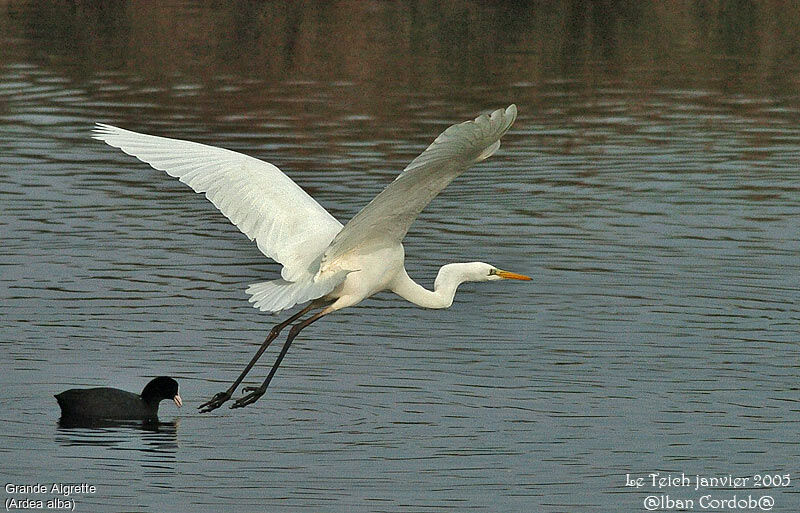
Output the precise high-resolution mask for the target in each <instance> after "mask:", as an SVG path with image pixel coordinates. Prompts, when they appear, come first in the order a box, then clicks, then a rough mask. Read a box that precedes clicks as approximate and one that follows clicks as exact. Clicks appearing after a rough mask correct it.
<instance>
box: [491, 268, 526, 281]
mask: <svg viewBox="0 0 800 513" xmlns="http://www.w3.org/2000/svg"><path fill="white" fill-rule="evenodd" d="M494 273H495V274H496V275H497V276H499V277H501V278H505V279H507V280H523V281H530V280H531V277H530V276H525V275H524V274H517V273H512V272H510V271H501V270H500V269H498V270H496V271H495V272H494Z"/></svg>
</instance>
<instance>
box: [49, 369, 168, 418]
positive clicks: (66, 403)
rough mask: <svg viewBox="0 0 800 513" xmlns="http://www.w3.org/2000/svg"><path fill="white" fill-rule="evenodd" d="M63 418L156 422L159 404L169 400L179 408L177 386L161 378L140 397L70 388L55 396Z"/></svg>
mask: <svg viewBox="0 0 800 513" xmlns="http://www.w3.org/2000/svg"><path fill="white" fill-rule="evenodd" d="M55 398H56V400H57V401H58V405H59V406H60V407H61V417H62V418H73V419H76V418H77V419H115V420H149V419H157V418H158V403H160V402H161V401H162V400H164V399H172V400H173V401H175V404H176V405H177V406H181V404H182V401H181V396H180V395H178V382H177V381H175V380H174V379H172V378H168V377H166V376H161V377H158V378H155V379H154V380H152V381H150V383H148V384H147V385H146V386H145V387H144V390H142V393H141V394H134V393H132V392H126V391H124V390H119V389H117V388H107V387H101V388H73V389H70V390H67V391H64V392H61V393H60V394H56V396H55Z"/></svg>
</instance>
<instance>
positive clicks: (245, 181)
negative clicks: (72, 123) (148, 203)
mask: <svg viewBox="0 0 800 513" xmlns="http://www.w3.org/2000/svg"><path fill="white" fill-rule="evenodd" d="M92 137H94V138H95V139H98V140H100V141H104V142H106V143H108V144H109V145H111V146H114V147H115V148H119V149H121V150H122V151H124V152H125V153H127V154H128V155H133V156H134V157H136V158H138V159H139V160H141V161H142V162H146V163H148V164H150V165H151V166H152V167H153V168H155V169H158V170H160V171H166V173H167V174H168V175H170V176H173V177H176V178H178V179H179V180H180V181H181V182H183V183H185V184H186V185H188V186H189V187H191V188H192V189H194V191H195V192H204V193H205V195H206V197H207V198H208V199H209V200H211V202H212V203H213V204H214V206H216V207H217V208H218V209H219V210H220V211H221V212H222V213H223V214H224V215H225V217H227V218H228V219H230V221H231V222H232V223H233V224H234V225H236V226H237V227H238V228H239V229H240V230H241V231H242V232H243V233H244V234H245V235H247V237H249V238H250V240H254V239H255V241H256V244H258V249H259V250H261V252H262V253H264V254H265V255H266V256H268V257H270V258H272V259H273V260H275V261H276V262H279V263H281V264H283V271H282V272H281V276H282V277H283V279H284V280H287V281H295V280H297V279H299V278H301V277H303V276H304V275H308V274H309V273H311V274H312V275H313V273H315V272H316V269H313V270H312V269H310V266H311V265H312V264H315V263H316V261H317V259H318V258H319V256H320V255H321V254H322V252H323V251H325V248H327V247H328V244H329V243H330V242H331V240H332V239H333V238H334V236H335V235H336V234H337V233H339V231H340V230H341V229H342V224H341V223H340V222H339V221H337V220H336V219H335V218H334V217H333V216H332V215H330V214H329V213H328V211H326V210H325V209H324V208H322V207H321V206H320V205H319V203H317V202H316V201H314V199H313V198H312V197H311V196H309V195H308V194H306V192H305V191H303V189H301V188H300V187H299V186H298V185H297V184H296V183H294V182H293V181H292V180H291V179H290V178H289V177H288V176H286V175H285V174H283V173H282V172H281V170H280V169H278V168H277V167H275V166H273V165H272V164H269V163H267V162H264V161H261V160H258V159H256V158H253V157H249V156H247V155H243V154H241V153H236V152H234V151H231V150H226V149H223V148H215V147H213V146H207V145H204V144H199V143H195V142H189V141H182V140H179V139H168V138H166V137H156V136H153V135H144V134H138V133H136V132H131V131H130V130H123V129H121V128H116V127H113V126H110V125H104V124H100V123H98V124H97V126H96V127H95V129H94V131H93V135H92Z"/></svg>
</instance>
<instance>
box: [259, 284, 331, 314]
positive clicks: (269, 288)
mask: <svg viewBox="0 0 800 513" xmlns="http://www.w3.org/2000/svg"><path fill="white" fill-rule="evenodd" d="M336 285H337V283H330V282H327V283H320V282H315V281H314V280H311V279H309V280H303V281H297V282H293V281H286V280H272V281H263V282H261V283H254V284H252V285H250V286H249V287H248V288H247V290H246V292H247V293H248V294H250V299H249V301H250V302H251V303H253V306H254V307H256V308H258V309H259V310H261V311H262V312H264V311H270V312H278V311H280V310H285V309H287V308H291V307H293V306H294V305H296V304H298V303H305V302H306V301H311V300H312V299H317V298H320V297H322V296H324V295H325V294H328V293H329V292H331V291H332V290H333V289H334V287H335V286H336Z"/></svg>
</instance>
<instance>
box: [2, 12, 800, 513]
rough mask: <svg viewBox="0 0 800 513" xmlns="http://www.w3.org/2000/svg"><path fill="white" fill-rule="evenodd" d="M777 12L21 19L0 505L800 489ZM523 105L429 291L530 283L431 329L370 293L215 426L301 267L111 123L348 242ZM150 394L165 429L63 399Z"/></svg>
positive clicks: (511, 503) (15, 21)
mask: <svg viewBox="0 0 800 513" xmlns="http://www.w3.org/2000/svg"><path fill="white" fill-rule="evenodd" d="M782 5H783V4H780V3H775V4H773V3H770V2H763V3H758V4H747V3H725V4H723V5H721V6H716V7H708V6H707V4H706V3H704V2H698V3H693V2H675V3H661V2H652V3H649V2H636V3H633V4H630V5H626V4H619V5H617V4H615V5H605V6H603V5H602V4H601V3H598V4H595V3H584V2H572V3H564V4H558V5H556V6H555V7H553V6H550V7H548V8H542V7H541V6H537V5H533V6H528V5H526V4H521V5H519V6H514V5H512V4H505V5H489V6H487V5H483V4H482V3H470V2H449V3H445V4H440V3H439V2H420V3H409V4H394V3H343V4H338V3H336V4H330V5H303V6H296V5H294V3H292V2H287V3H286V4H280V3H278V4H273V3H270V4H263V5H262V4H258V3H255V4H253V3H243V4H239V3H234V4H232V5H227V4H226V5H215V4H211V5H208V4H205V3H195V2H159V3H158V4H146V5H140V4H135V5H134V4H124V3H104V4H102V5H99V6H93V5H92V4H83V3H77V4H72V3H49V2H48V3H40V2H10V3H6V4H4V5H2V6H0V36H2V39H0V45H2V51H1V52H0V202H2V212H3V215H2V217H0V238H2V241H3V244H2V247H0V255H2V258H0V265H2V272H1V273H0V292H1V293H2V316H1V317H2V318H1V320H0V351H2V355H3V360H4V361H5V366H6V372H3V373H2V375H0V383H1V384H2V390H3V394H2V398H0V405H2V407H3V410H4V415H3V418H2V420H0V426H1V427H0V432H1V433H2V439H3V443H2V444H0V445H2V448H0V463H1V464H0V469H2V470H0V473H2V475H3V478H4V479H5V482H8V483H16V484H33V483H53V482H77V483H82V482H86V483H89V484H92V485H95V486H97V489H98V491H97V492H96V493H95V494H92V495H79V496H77V497H76V498H75V499H76V508H75V509H76V511H131V510H135V511H158V512H169V511H187V510H190V509H191V510H197V511H242V510H243V509H245V510H246V509H248V508H249V509H254V508H260V509H263V508H267V509H270V510H285V511H298V510H307V511H426V512H427V511H434V510H442V509H456V510H460V511H461V510H466V511H547V512H549V511H552V512H556V511H571V512H573V511H612V510H613V511H642V510H643V508H642V500H643V499H644V497H645V496H646V495H647V493H645V492H643V491H642V490H638V491H636V490H630V489H627V488H626V487H625V486H624V483H625V475H626V473H631V474H637V475H646V474H648V473H650V472H663V473H667V472H673V473H676V472H677V473H680V472H686V473H687V474H691V475H694V474H702V475H718V474H729V473H730V474H733V475H735V476H751V475H752V474H756V473H764V472H771V473H793V474H792V475H793V476H794V475H795V474H796V473H797V471H798V467H797V462H798V461H800V451H799V450H798V445H797V422H798V411H799V410H800V407H799V406H798V385H797V383H798V374H799V373H800V364H799V363H798V361H799V360H798V357H799V356H800V350H799V349H798V324H799V323H800V306H798V298H799V297H800V294H799V293H798V291H799V290H800V278H799V277H800V258H799V257H800V224H799V223H798V219H800V199H798V198H799V197H800V194H799V193H800V174H798V160H799V158H800V128H798V127H800V124H798V120H799V119H800V116H799V115H798V113H799V112H800V111H799V110H798V109H800V100H799V99H800V86H799V85H798V84H800V82H798V80H797V77H798V76H800V74H799V73H800V66H798V63H797V61H796V59H794V57H793V56H795V55H797V53H796V52H797V51H798V50H799V49H798V48H797V46H798V42H797V39H796V37H795V34H796V33H797V29H798V25H800V12H796V11H788V12H786V11H785V8H784V7H781V6H782ZM511 102H514V103H516V104H517V106H518V108H519V113H520V114H519V117H518V119H517V121H516V123H515V125H514V127H513V129H512V130H511V131H510V132H509V133H508V134H507V135H506V136H505V137H504V139H503V146H502V148H501V149H500V150H499V151H498V152H497V154H496V155H494V156H493V157H492V158H491V159H489V160H487V161H486V162H484V163H481V164H480V165H478V166H476V167H475V168H473V169H471V170H470V171H469V172H467V173H466V174H465V175H464V176H463V177H461V178H460V179H459V180H457V181H455V182H454V183H453V184H452V185H451V186H450V187H449V188H448V189H447V190H446V191H445V193H443V194H442V195H441V196H440V197H439V198H437V199H436V200H434V202H433V203H432V204H431V205H430V206H429V207H428V208H427V209H426V210H425V212H424V213H423V214H422V215H421V216H420V219H419V220H418V222H417V223H416V224H415V225H414V226H413V227H412V230H411V232H410V233H409V235H408V238H407V239H406V243H405V246H406V255H407V257H406V258H407V269H408V270H409V273H410V274H411V276H412V277H414V278H416V279H417V280H418V281H420V282H421V283H423V284H424V285H426V286H428V287H430V286H432V282H433V278H434V277H435V275H436V272H437V270H438V267H439V266H441V265H443V264H444V263H447V262H452V261H474V260H481V261H487V262H491V263H492V264H494V265H497V266H498V267H501V268H505V269H511V270H514V271H518V272H521V273H525V274H529V275H531V276H533V278H534V281H533V282H531V283H521V282H520V283H516V282H515V283H510V282H509V283H484V284H467V285H464V286H462V287H461V289H459V293H458V295H457V296H456V301H455V303H454V305H453V307H452V308H450V309H448V310H443V311H433V310H421V309H418V308H416V307H414V306H413V305H410V304H408V303H405V302H403V301H402V300H400V299H398V298H396V297H393V296H392V295H391V294H385V295H379V296H376V297H374V298H372V299H370V300H367V301H365V302H364V303H363V304H362V305H361V306H360V307H357V308H352V309H349V310H347V311H343V312H340V313H338V314H336V315H333V316H331V317H330V318H327V319H325V320H324V321H320V322H319V323H317V324H315V325H314V326H313V327H310V328H309V329H308V330H307V331H305V332H303V335H302V336H301V337H300V338H299V339H298V340H297V341H296V342H295V344H294V345H293V347H292V349H291V352H290V353H289V355H288V356H287V358H286V360H285V361H284V364H283V365H282V367H281V369H280V371H279V373H278V375H277V376H276V378H275V380H274V381H273V384H272V385H271V387H270V390H269V392H268V393H267V395H266V396H265V397H264V398H262V400H261V401H259V402H258V403H257V404H256V405H254V406H251V407H248V408H246V409H242V410H235V411H232V410H229V409H227V408H222V409H220V410H217V411H215V412H214V413H212V414H210V415H200V414H197V413H195V411H196V407H197V406H198V405H199V404H200V403H202V402H204V401H205V400H206V399H207V398H208V397H210V396H211V395H213V394H214V393H215V392H218V391H221V390H223V389H224V388H225V387H226V386H227V384H228V383H229V382H230V380H232V379H233V378H234V377H235V376H236V375H237V374H238V372H239V370H240V369H241V368H242V366H243V365H244V364H245V363H246V361H247V360H248V358H249V357H250V355H251V354H252V352H253V351H255V348H256V346H257V344H259V343H260V341H261V340H263V337H264V336H266V333H267V332H268V330H269V328H270V327H271V325H272V324H273V323H275V322H277V321H278V320H279V319H280V316H277V317H276V316H271V315H268V314H264V313H259V312H258V311H256V310H254V309H253V308H251V307H250V305H249V304H248V303H247V301H246V298H247V296H246V295H245V293H244V289H245V288H246V287H247V286H248V285H249V284H250V283H253V282H257V281H263V280H265V279H272V278H274V277H277V276H278V272H279V267H278V266H277V264H275V263H273V262H271V261H269V260H267V259H266V258H265V257H263V256H262V255H261V254H260V253H259V252H258V250H257V248H256V247H255V245H254V244H251V243H250V242H249V241H248V240H247V239H246V237H244V236H243V235H241V234H240V233H239V232H238V231H237V229H236V228H235V227H233V226H232V225H230V224H229V223H228V221H227V220H226V219H225V218H224V217H222V216H221V215H220V214H219V213H218V212H217V211H216V209H215V208H214V207H213V206H212V205H211V204H210V203H209V202H208V201H206V200H205V199H204V198H203V197H202V196H200V195H196V194H194V193H192V192H191V191H190V190H189V189H188V188H186V187H185V186H183V185H182V184H180V183H178V182H177V181H174V180H172V179H170V178H169V177H167V176H166V175H165V174H163V173H161V172H157V171H155V170H152V169H150V168H149V167H148V166H146V165H144V164H141V163H139V162H138V161H136V160H135V159H133V158H132V157H129V156H127V155H124V154H123V153H121V152H119V151H117V150H114V149H112V148H109V147H107V146H105V145H103V144H102V143H99V142H97V141H93V140H91V139H90V137H89V134H90V129H91V126H92V124H93V123H94V122H96V121H100V122H106V123H110V124H115V125H118V126H123V127H126V128H130V129H133V130H138V131H143V132H147V133H154V134H159V135H166V136H172V137H179V138H185V139H191V140H196V141H200V142H205V143H209V144H214V145H218V146H222V147H226V148H230V149H233V150H236V151H241V152H244V153H247V154H249V155H253V156H256V157H258V158H262V159H264V160H268V161H269V162H272V163H274V164H275V165H277V166H279V167H280V168H281V169H283V170H284V171H285V172H286V173H287V174H288V175H289V176H290V177H292V179H294V180H295V181H296V182H297V183H298V184H299V185H300V186H302V187H303V188H304V189H305V190H306V191H308V192H309V193H310V194H311V195H312V196H314V197H315V198H316V199H317V200H318V201H319V202H320V203H321V204H322V205H323V206H324V207H326V208H327V209H329V211H330V212H331V213H332V214H333V215H334V216H335V217H337V218H338V219H340V220H341V221H343V222H344V221H346V220H347V219H349V218H350V217H352V216H353V215H354V214H355V213H356V212H357V211H358V210H359V209H360V208H361V207H362V206H363V205H365V204H366V203H367V202H368V201H369V200H370V199H371V198H372V197H374V195H375V194H377V193H378V192H379V191H380V190H381V189H382V188H383V187H384V186H385V185H386V184H388V183H389V182H390V181H391V180H392V179H393V178H394V176H396V175H397V173H399V172H400V170H402V169H403V167H404V166H405V165H406V164H407V163H408V162H409V161H410V160H411V159H413V158H414V157H415V156H416V155H417V154H418V153H419V152H420V151H422V150H423V149H424V148H425V146H426V145H427V144H429V143H430V141H432V140H433V139H434V138H435V136H436V135H438V134H439V133H440V132H441V131H442V130H443V129H444V128H446V127H447V126H449V125H450V124H452V123H455V122H460V121H463V120H466V119H470V118H472V117H474V116H476V115H477V114H479V113H481V112H486V111H490V110H493V109H495V108H499V107H505V106H506V105H508V104H509V103H511ZM274 355H275V353H274V352H270V353H269V354H268V355H265V357H264V360H263V363H262V365H261V366H259V367H258V368H257V369H256V370H254V371H253V374H252V376H251V379H249V380H248V383H256V382H259V381H260V380H261V379H262V378H263V376H264V375H265V373H266V370H267V368H268V365H269V364H270V363H271V361H272V358H274ZM161 374H169V375H172V376H174V377H176V378H177V379H178V380H179V382H180V383H181V395H182V396H183V398H184V401H185V405H184V408H183V409H181V410H180V411H177V410H176V409H175V408H174V406H172V405H171V404H168V403H166V402H165V403H164V405H163V406H162V421H164V422H165V424H164V425H162V426H159V427H157V428H153V427H152V426H137V425H121V426H120V425H117V426H104V427H101V428H82V427H69V426H66V427H65V426H60V425H59V424H58V408H57V404H56V402H55V400H54V399H53V397H52V394H54V393H57V392H60V391H62V390H64V389H66V388H72V387H80V386H96V385H108V384H111V385H114V386H118V387H121V388H125V389H129V390H139V389H141V387H142V386H143V385H144V384H145V383H146V382H147V381H148V380H149V378H150V377H152V376H155V375H161ZM799 478H800V477H799ZM671 493H673V496H675V497H677V496H684V497H687V498H693V499H695V500H697V499H699V496H700V495H701V494H700V493H694V492H691V491H685V492H684V491H681V490H678V491H673V492H671ZM720 493H721V494H722V495H723V496H727V495H726V493H727V492H724V491H723V492H720ZM746 493H752V494H763V493H767V492H766V491H764V490H756V489H750V490H747V492H746ZM769 493H770V494H771V495H773V496H774V497H775V508H774V511H792V510H793V506H792V505H793V504H794V505H796V504H797V503H798V488H797V486H796V485H794V484H793V485H792V486H790V487H788V488H785V489H773V490H770V491H769ZM11 496H12V495H9V494H6V497H5V498H9V497H11ZM48 497H50V496H49V495H48Z"/></svg>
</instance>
